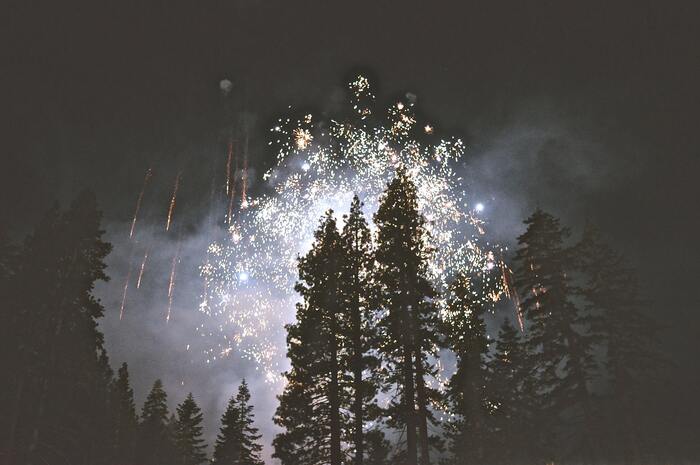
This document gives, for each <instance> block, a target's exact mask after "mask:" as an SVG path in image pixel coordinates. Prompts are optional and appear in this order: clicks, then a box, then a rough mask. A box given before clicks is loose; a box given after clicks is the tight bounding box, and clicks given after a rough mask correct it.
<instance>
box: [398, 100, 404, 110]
mask: <svg viewBox="0 0 700 465" xmlns="http://www.w3.org/2000/svg"><path fill="white" fill-rule="evenodd" d="M396 108H398V109H399V110H403V103H402V102H399V103H397V104H396Z"/></svg>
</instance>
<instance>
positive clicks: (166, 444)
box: [137, 379, 173, 465]
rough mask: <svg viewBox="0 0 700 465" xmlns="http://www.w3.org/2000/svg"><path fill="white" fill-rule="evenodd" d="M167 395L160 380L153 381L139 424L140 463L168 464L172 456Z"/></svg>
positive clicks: (138, 456) (138, 452)
mask: <svg viewBox="0 0 700 465" xmlns="http://www.w3.org/2000/svg"><path fill="white" fill-rule="evenodd" d="M167 399H168V396H167V394H166V393H165V391H164V390H163V383H162V382H161V380H159V379H158V380H156V381H155V382H154V383H153V387H152V388H151V391H150V392H149V393H148V396H147V397H146V401H145V402H144V404H143V410H142V412H141V424H140V426H139V438H138V450H137V459H138V463H139V464H142V465H170V463H171V462H169V460H171V459H172V458H173V457H172V455H173V453H172V452H173V444H172V435H171V426H170V425H171V423H173V422H172V421H171V419H170V418H169V416H168V404H167Z"/></svg>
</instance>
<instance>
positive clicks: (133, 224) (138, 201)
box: [129, 168, 152, 239]
mask: <svg viewBox="0 0 700 465" xmlns="http://www.w3.org/2000/svg"><path fill="white" fill-rule="evenodd" d="M151 174H152V172H151V168H148V169H147V170H146V176H145V177H144V178H143V186H141V192H140V193H139V196H138V198H137V199H136V208H135V210H134V218H133V219H132V220H131V231H129V239H131V238H133V237H134V228H136V218H137V217H138V215H139V210H140V209H141V201H142V200H143V194H144V192H145V191H146V184H148V181H149V179H151Z"/></svg>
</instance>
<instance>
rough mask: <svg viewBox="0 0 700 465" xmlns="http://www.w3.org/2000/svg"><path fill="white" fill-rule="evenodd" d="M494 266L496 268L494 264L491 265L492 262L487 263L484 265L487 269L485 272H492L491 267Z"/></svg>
mask: <svg viewBox="0 0 700 465" xmlns="http://www.w3.org/2000/svg"><path fill="white" fill-rule="evenodd" d="M494 266H496V264H495V263H493V262H487V263H486V269H487V270H493V267H494Z"/></svg>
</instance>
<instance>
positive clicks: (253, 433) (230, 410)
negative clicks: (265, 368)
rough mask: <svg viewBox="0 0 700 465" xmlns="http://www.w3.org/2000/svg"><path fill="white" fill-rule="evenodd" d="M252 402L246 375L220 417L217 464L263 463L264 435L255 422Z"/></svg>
mask: <svg viewBox="0 0 700 465" xmlns="http://www.w3.org/2000/svg"><path fill="white" fill-rule="evenodd" d="M253 420H254V414H253V406H252V405H251V404H250V391H249V390H248V385H247V384H246V382H245V379H244V380H243V381H241V385H240V386H239V387H238V394H236V396H235V397H232V398H231V400H230V401H229V403H228V407H227V408H226V412H224V414H223V416H222V417H221V431H220V432H219V435H218V436H217V438H216V446H215V448H214V458H213V463H215V464H217V465H264V463H263V461H262V459H261V458H260V453H261V451H262V446H261V445H260V444H259V442H258V441H259V440H260V438H261V435H260V434H259V433H258V428H256V427H255V426H254V424H253Z"/></svg>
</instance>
